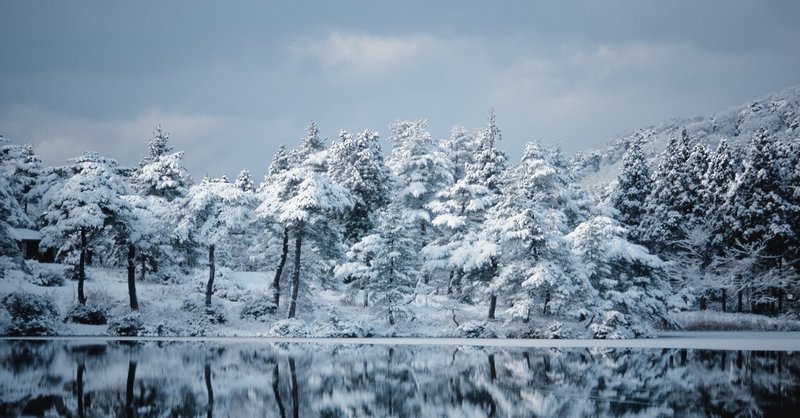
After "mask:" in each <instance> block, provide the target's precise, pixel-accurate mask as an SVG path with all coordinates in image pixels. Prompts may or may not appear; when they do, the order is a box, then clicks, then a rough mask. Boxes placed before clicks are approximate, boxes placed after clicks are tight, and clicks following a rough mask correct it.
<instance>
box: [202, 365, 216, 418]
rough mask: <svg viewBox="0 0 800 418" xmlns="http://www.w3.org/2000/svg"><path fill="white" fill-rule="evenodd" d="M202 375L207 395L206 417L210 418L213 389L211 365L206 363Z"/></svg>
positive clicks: (212, 413)
mask: <svg viewBox="0 0 800 418" xmlns="http://www.w3.org/2000/svg"><path fill="white" fill-rule="evenodd" d="M203 375H204V376H205V380H206V393H208V406H207V407H206V416H208V418H212V417H213V416H214V389H213V388H212V387H211V365H210V364H208V363H206V366H205V367H204V368H203Z"/></svg>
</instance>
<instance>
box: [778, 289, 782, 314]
mask: <svg viewBox="0 0 800 418" xmlns="http://www.w3.org/2000/svg"><path fill="white" fill-rule="evenodd" d="M782 311H783V288H780V287H779V288H778V315H780V314H781V312H782Z"/></svg>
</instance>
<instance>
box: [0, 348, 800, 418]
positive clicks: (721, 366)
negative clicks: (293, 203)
mask: <svg viewBox="0 0 800 418" xmlns="http://www.w3.org/2000/svg"><path fill="white" fill-rule="evenodd" d="M0 361H1V362H2V364H0V416H63V417H197V416H207V417H213V416H217V417H229V416H230V417H251V416H254V417H255V416H259V417H260V416H264V417H368V416H374V417H533V416H536V417H551V416H552V417H564V416H578V417H580V416H600V417H605V416H627V417H640V416H641V417H660V416H665V417H666V416H676V417H684V416H787V417H792V416H793V417H797V416H800V386H799V385H800V353H799V352H775V351H769V352H767V351H761V352H759V351H720V350H693V349H647V348H633V349H630V348H628V349H625V348H509V347H495V348H492V347H466V346H460V347H459V346H446V345H445V346H414V345H402V346H386V345H382V346H372V345H360V346H359V345H320V344H299V343H282V344H270V343H263V342H236V341H232V342H223V341H211V342H209V341H205V342H199V341H194V342H186V341H179V342H169V341H158V342H155V341H149V342H121V341H86V340H56V341H48V342H44V341H15V340H4V341H0Z"/></svg>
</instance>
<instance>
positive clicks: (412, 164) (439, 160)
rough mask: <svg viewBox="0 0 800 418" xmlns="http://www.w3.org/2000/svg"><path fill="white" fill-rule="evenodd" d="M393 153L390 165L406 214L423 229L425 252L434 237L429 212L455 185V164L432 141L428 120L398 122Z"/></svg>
mask: <svg viewBox="0 0 800 418" xmlns="http://www.w3.org/2000/svg"><path fill="white" fill-rule="evenodd" d="M391 130H392V135H391V137H390V138H389V140H390V141H391V143H392V153H391V156H390V157H389V160H388V162H387V165H388V166H389V169H390V170H391V171H392V174H394V175H395V176H396V177H397V178H398V180H399V189H398V190H397V195H398V198H399V199H400V201H399V203H400V204H401V205H402V207H403V208H404V209H403V213H404V214H405V216H408V217H409V220H410V221H411V223H413V224H417V225H419V232H418V233H417V238H416V241H417V242H418V246H419V247H420V248H421V247H422V246H424V245H425V244H426V243H427V242H428V241H429V240H430V238H431V237H429V236H428V235H429V233H428V229H429V228H430V222H431V218H432V217H431V213H430V211H429V210H428V209H427V208H426V205H427V204H428V203H430V202H431V201H432V200H433V198H434V197H435V195H436V193H437V192H438V191H439V190H443V189H445V188H447V187H448V186H449V185H451V184H452V181H453V168H452V162H451V161H450V160H449V159H448V158H447V155H446V154H445V152H444V151H443V150H442V149H441V147H439V145H438V144H437V143H436V141H434V140H433V139H432V138H431V135H430V133H429V132H428V131H427V129H426V123H425V121H424V120H420V121H416V122H409V121H397V122H395V123H393V124H392V126H391Z"/></svg>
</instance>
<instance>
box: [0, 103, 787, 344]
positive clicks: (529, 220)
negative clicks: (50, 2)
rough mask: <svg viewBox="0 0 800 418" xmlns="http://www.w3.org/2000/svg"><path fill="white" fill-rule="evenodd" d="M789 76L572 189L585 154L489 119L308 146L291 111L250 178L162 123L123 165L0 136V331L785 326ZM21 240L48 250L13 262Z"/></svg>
mask: <svg viewBox="0 0 800 418" xmlns="http://www.w3.org/2000/svg"><path fill="white" fill-rule="evenodd" d="M789 93H791V94H789ZM789 93H787V96H788V97H790V98H791V100H794V102H793V104H791V106H789V105H785V103H784V106H783V107H781V106H778V105H775V102H774V98H773V99H772V102H770V103H773V106H772V107H771V108H770V107H768V106H767V107H766V108H767V110H766V111H764V112H762V113H759V115H762V116H763V117H762V116H759V117H760V118H761V119H759V120H758V121H760V122H761V123H756V122H758V121H755V122H754V121H753V120H752V119H753V118H750V119H747V121H748V124H746V126H745V125H743V124H742V123H741V121H742V120H741V119H737V118H736V117H734V118H731V119H730V120H715V122H714V123H715V125H714V130H713V132H711V131H709V132H705V131H702V130H699V129H696V128H697V124H696V122H697V121H694V122H695V124H694V125H692V124H690V123H683V126H679V128H680V129H673V130H670V134H669V135H668V139H669V142H668V144H667V145H666V146H665V147H663V149H664V150H663V151H662V152H660V153H655V154H653V153H648V152H647V151H646V150H648V149H651V148H652V146H653V145H652V144H653V143H654V141H656V139H658V138H657V137H656V136H653V135H647V134H645V133H646V132H652V130H651V131H647V130H642V131H637V132H635V133H634V134H633V135H630V136H628V137H626V139H625V141H622V142H620V141H617V142H615V143H614V144H612V147H613V148H612V154H615V155H617V158H616V160H619V156H624V157H623V158H622V159H621V168H620V169H619V170H618V176H617V178H616V179H615V180H614V181H612V182H608V183H604V184H607V186H603V187H590V186H587V178H590V176H591V173H592V172H595V171H599V170H600V165H601V162H602V160H603V158H606V157H601V156H598V155H599V154H588V155H587V154H581V155H578V156H576V157H575V158H572V159H570V158H568V157H567V156H565V155H563V154H562V152H561V151H560V150H559V149H558V148H554V147H548V146H545V145H542V144H541V143H536V142H531V143H528V144H527V145H526V147H525V149H524V152H523V156H522V159H521V161H519V162H513V161H509V158H508V156H507V154H506V153H505V152H504V151H503V150H502V146H503V140H502V133H501V128H500V126H499V125H500V124H499V123H498V122H497V119H496V117H495V115H494V113H493V112H490V113H489V116H488V119H487V121H486V122H485V123H484V125H483V126H482V127H481V128H479V129H476V130H467V129H465V128H463V127H460V126H456V127H454V128H453V129H452V132H451V134H450V136H449V137H447V138H434V137H432V135H431V134H430V133H429V132H428V130H427V128H426V122H425V121H424V120H411V121H408V120H398V121H396V122H394V123H392V124H391V126H390V128H389V133H388V135H386V136H385V137H383V138H382V137H381V136H380V135H379V134H378V133H377V132H374V131H371V130H364V131H357V132H347V131H341V133H340V134H339V136H338V137H337V138H332V139H330V140H328V139H326V138H323V137H321V135H320V133H319V130H318V128H317V126H316V124H315V123H314V122H311V123H310V125H309V126H308V128H307V130H306V132H305V135H303V136H302V138H301V139H300V140H299V141H298V142H295V143H289V144H286V146H285V147H283V146H282V147H281V148H280V149H279V150H278V152H277V153H276V154H275V155H274V156H273V157H272V158H271V160H269V161H268V160H267V159H265V162H264V166H265V168H266V172H265V174H264V175H263V177H262V176H260V175H258V176H256V175H253V174H251V173H250V172H248V171H242V172H241V173H239V174H238V175H237V176H236V177H235V178H234V179H229V178H227V177H225V176H224V175H223V176H222V177H220V178H208V177H206V178H203V179H192V178H191V176H190V175H189V174H188V173H189V171H188V170H187V168H186V167H185V166H184V163H183V156H184V152H191V150H174V149H172V147H171V145H170V141H169V134H168V132H167V131H166V130H165V128H166V127H165V128H162V127H160V126H159V127H157V128H156V129H155V132H154V133H153V135H152V137H151V138H150V139H149V142H148V141H147V139H146V136H144V137H143V140H142V154H143V157H142V159H141V162H140V163H139V164H138V166H135V167H124V166H121V165H120V164H118V163H117V162H116V161H115V160H114V159H113V158H112V157H113V156H102V155H98V154H97V153H93V152H89V151H87V152H84V153H83V154H82V155H79V156H76V157H75V158H73V159H71V160H69V163H68V164H67V165H64V166H58V167H45V166H43V164H42V163H41V160H40V159H39V157H38V156H37V154H36V150H35V149H33V147H32V146H30V145H22V146H21V145H13V144H10V143H4V144H2V150H1V153H0V159H1V160H0V161H1V162H2V177H0V195H1V196H0V214H1V215H0V249H1V250H2V258H1V259H0V263H2V265H0V275H2V277H0V280H2V282H0V297H3V305H4V307H5V308H6V309H5V310H6V312H5V313H4V314H3V315H4V316H3V317H2V318H0V322H1V323H2V325H3V326H4V327H5V333H6V334H31V333H33V334H35V333H45V334H47V333H59V332H67V333H80V332H89V333H95V332H97V331H96V329H95V330H94V331H92V330H91V329H90V328H80V327H73V328H69V327H70V325H64V324H63V323H62V320H65V321H67V322H68V323H69V324H71V323H78V324H95V326H96V324H108V325H107V328H105V327H106V325H103V328H102V329H103V332H108V333H111V334H123V335H214V334H241V333H244V334H249V335H282V336H304V335H315V336H326V335H337V336H342V335H344V336H370V335H398V336H399V335H422V336H426V335H427V336H443V335H449V336H469V337H475V336H483V337H494V336H499V337H505V336H516V337H552V338H559V337H594V338H630V337H641V336H649V335H653V332H654V330H655V329H656V328H661V329H668V328H672V327H675V326H677V322H676V320H675V319H674V314H675V313H676V312H680V311H685V310H705V309H713V310H719V311H738V312H753V313H756V314H764V315H773V316H782V317H786V318H788V319H796V318H797V315H798V313H800V306H798V305H797V303H796V295H798V294H799V292H798V290H800V289H798V280H797V277H798V275H797V273H798V269H799V268H800V263H798V256H799V255H800V235H798V234H799V232H800V231H798V229H800V140H799V139H798V138H800V123H798V113H797V112H796V111H797V109H798V106H797V94H796V90H790V91H789ZM754 103H755V102H754ZM787 108H788V109H790V110H791V111H789V112H787V110H786V109H787ZM770 109H771V110H770ZM759 110H761V109H759ZM742 114H743V113H740V115H742ZM752 114H753V113H752V112H751V114H750V115H751V116H752ZM730 124H733V126H729V125H730ZM174 134H175V135H179V134H180V133H178V132H176V133H174ZM654 138H655V139H654ZM709 138H710V139H709ZM730 139H735V140H730ZM710 142H713V144H714V145H713V146H710V145H709V143H710ZM242 152H246V150H243V151H242ZM612 158H613V157H607V159H609V160H610V159H612ZM616 160H614V161H609V163H614V162H616ZM618 165H619V163H618ZM592 166H594V168H593V169H592ZM25 233H38V234H39V237H40V238H41V240H40V242H39V252H40V254H39V258H42V254H46V253H47V251H48V249H51V250H50V252H51V254H52V255H53V256H54V258H55V261H56V262H57V263H58V264H49V263H44V262H38V261H34V260H23V257H24V256H25V254H23V253H22V251H21V246H20V245H19V243H18V242H16V241H20V239H21V238H20V236H21V235H24V234H25ZM137 289H138V290H139V291H138V292H137ZM144 290H146V291H144ZM226 327H228V328H226Z"/></svg>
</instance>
